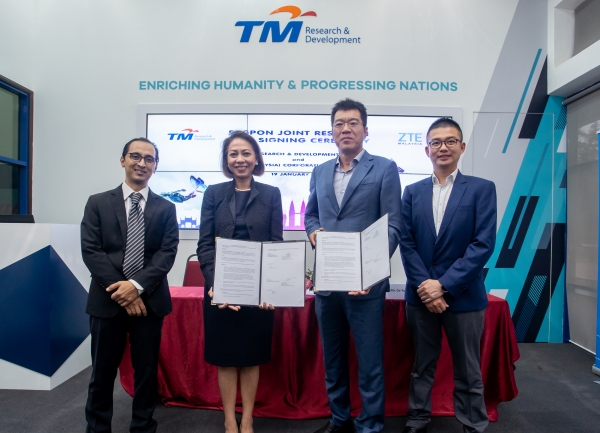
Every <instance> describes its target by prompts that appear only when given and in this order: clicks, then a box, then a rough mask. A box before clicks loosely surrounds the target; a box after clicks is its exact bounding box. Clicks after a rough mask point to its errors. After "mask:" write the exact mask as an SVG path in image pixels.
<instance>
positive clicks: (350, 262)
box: [315, 232, 362, 292]
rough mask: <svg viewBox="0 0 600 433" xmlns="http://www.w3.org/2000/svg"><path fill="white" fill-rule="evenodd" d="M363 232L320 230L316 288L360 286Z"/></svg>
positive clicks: (351, 287) (337, 288) (317, 250)
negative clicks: (361, 234)
mask: <svg viewBox="0 0 600 433" xmlns="http://www.w3.org/2000/svg"><path fill="white" fill-rule="evenodd" d="M361 288H362V285H361V263H360V233H344V232H317V247H316V250H315V289H316V290H319V291H341V292H354V291H358V290H361Z"/></svg>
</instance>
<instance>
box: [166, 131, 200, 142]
mask: <svg viewBox="0 0 600 433" xmlns="http://www.w3.org/2000/svg"><path fill="white" fill-rule="evenodd" d="M186 132H187V134H185V133H186ZM194 132H198V130H197V129H191V128H186V129H182V130H181V132H172V133H168V134H167V135H168V136H169V140H192V139H193V138H194ZM175 137H177V138H175Z"/></svg>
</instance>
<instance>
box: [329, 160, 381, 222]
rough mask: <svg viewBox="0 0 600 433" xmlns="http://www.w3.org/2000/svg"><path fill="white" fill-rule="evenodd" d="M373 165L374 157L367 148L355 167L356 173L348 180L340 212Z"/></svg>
mask: <svg viewBox="0 0 600 433" xmlns="http://www.w3.org/2000/svg"><path fill="white" fill-rule="evenodd" d="M371 167H373V157H372V156H371V155H370V154H369V152H367V151H366V150H365V153H363V156H362V158H361V159H360V161H359V162H358V165H357V166H356V167H355V168H354V173H353V174H352V177H351V178H350V182H348V188H346V192H345V193H344V197H343V198H342V204H341V205H340V210H339V212H341V211H342V209H344V206H346V203H348V200H350V197H352V194H353V193H354V190H355V189H356V187H357V186H358V185H360V183H361V182H362V180H363V179H364V178H365V176H366V175H367V173H368V172H369V170H371ZM334 197H335V193H334Z"/></svg>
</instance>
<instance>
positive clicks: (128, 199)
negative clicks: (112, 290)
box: [122, 182, 150, 295]
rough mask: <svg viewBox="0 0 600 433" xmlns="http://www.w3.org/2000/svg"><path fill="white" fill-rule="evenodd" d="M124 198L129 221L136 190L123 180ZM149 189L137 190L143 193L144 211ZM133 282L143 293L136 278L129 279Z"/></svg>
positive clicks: (142, 204) (141, 203) (141, 204)
mask: <svg viewBox="0 0 600 433" xmlns="http://www.w3.org/2000/svg"><path fill="white" fill-rule="evenodd" d="M122 186H123V200H125V214H126V215H127V221H129V211H130V209H131V197H130V195H131V193H133V192H136V191H134V190H133V189H131V187H130V186H129V185H127V184H126V183H125V182H123V185H122ZM148 191H150V188H148V187H145V188H144V189H141V190H139V191H137V192H139V193H140V194H142V198H141V200H140V201H139V205H140V207H141V208H142V213H143V212H144V209H146V201H148ZM129 281H130V282H131V284H133V285H134V286H135V288H136V289H137V291H138V294H140V295H141V294H142V293H143V292H144V288H143V287H142V286H141V285H140V284H139V283H138V282H137V281H135V280H133V279H130V280H129Z"/></svg>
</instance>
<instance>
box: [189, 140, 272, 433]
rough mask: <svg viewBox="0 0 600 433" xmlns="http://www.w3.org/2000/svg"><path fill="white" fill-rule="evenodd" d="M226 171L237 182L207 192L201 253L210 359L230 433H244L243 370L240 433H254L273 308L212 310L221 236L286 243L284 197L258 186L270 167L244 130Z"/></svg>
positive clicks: (229, 143) (227, 156)
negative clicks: (217, 239) (238, 401)
mask: <svg viewBox="0 0 600 433" xmlns="http://www.w3.org/2000/svg"><path fill="white" fill-rule="evenodd" d="M221 166H222V169H223V174H224V175H225V176H227V177H228V178H232V179H233V181H231V182H224V183H220V184H217V185H211V186H209V187H208V189H207V190H206V191H205V193H204V200H203V202H202V213H201V216H200V240H199V241H198V250H197V253H198V260H199V261H200V267H201V269H202V274H203V275H204V279H205V285H204V336H205V339H204V340H205V345H204V359H205V360H206V362H208V363H209V364H213V365H216V366H218V367H219V370H218V371H219V389H220V391H221V400H222V402H223V412H224V414H225V432H226V433H234V432H236V433H237V432H238V426H237V422H236V419H235V400H236V393H237V380H238V368H239V378H240V388H241V394H242V421H241V425H240V431H241V433H252V432H253V429H252V411H253V409H254V399H255V397H256V388H257V386H258V377H259V367H258V366H259V364H264V363H266V362H268V361H269V360H270V359H271V337H272V334H273V311H271V310H273V307H272V306H271V305H269V306H267V305H261V306H260V308H253V307H243V308H242V307H239V306H232V305H227V304H224V305H219V306H218V307H217V306H215V305H211V297H212V285H213V281H214V262H215V237H223V238H228V239H248V240H252V241H261V242H262V241H281V240H283V215H282V209H281V193H280V192H279V189H278V188H276V187H273V186H269V185H265V184H262V183H258V182H255V181H254V179H253V176H252V175H253V174H254V175H256V176H260V175H262V174H263V173H264V171H265V165H264V162H263V158H262V154H261V151H260V148H259V146H258V144H257V143H256V140H255V139H254V138H253V137H252V136H251V135H249V134H247V133H245V132H243V131H233V132H232V133H231V134H230V136H229V137H228V138H227V139H225V141H223V147H222V150H221Z"/></svg>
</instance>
